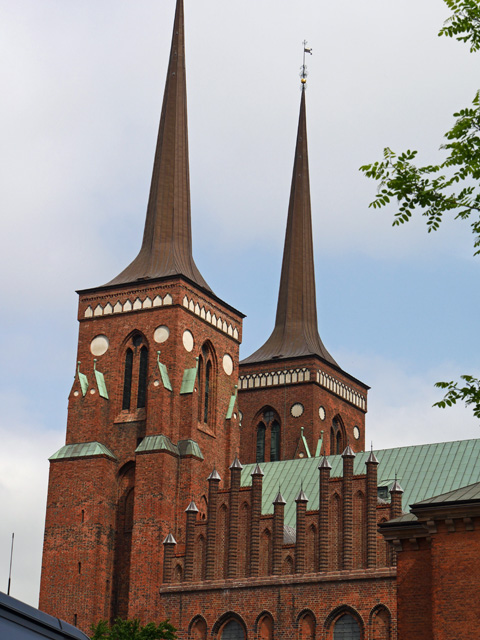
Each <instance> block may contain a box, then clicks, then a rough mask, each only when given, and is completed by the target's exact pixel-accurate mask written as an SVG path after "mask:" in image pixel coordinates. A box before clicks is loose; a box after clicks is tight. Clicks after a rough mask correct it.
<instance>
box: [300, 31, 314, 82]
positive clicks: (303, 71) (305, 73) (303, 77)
mask: <svg viewBox="0 0 480 640" xmlns="http://www.w3.org/2000/svg"><path fill="white" fill-rule="evenodd" d="M302 44H303V64H302V66H301V67H300V82H301V83H302V88H304V87H305V85H306V84H307V76H308V71H307V65H306V64H305V54H306V53H309V54H310V55H312V47H307V44H308V43H307V41H306V40H304V41H303V42H302Z"/></svg>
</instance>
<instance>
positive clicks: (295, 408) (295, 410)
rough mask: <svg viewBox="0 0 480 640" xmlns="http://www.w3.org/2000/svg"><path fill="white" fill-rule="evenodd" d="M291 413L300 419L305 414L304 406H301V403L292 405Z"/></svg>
mask: <svg viewBox="0 0 480 640" xmlns="http://www.w3.org/2000/svg"><path fill="white" fill-rule="evenodd" d="M290 413H291V414H292V416H293V417H294V418H299V417H300V416H301V415H302V414H303V404H301V403H300V402H296V403H295V404H292V406H291V409H290Z"/></svg>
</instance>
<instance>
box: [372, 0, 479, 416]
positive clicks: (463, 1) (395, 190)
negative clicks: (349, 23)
mask: <svg viewBox="0 0 480 640" xmlns="http://www.w3.org/2000/svg"><path fill="white" fill-rule="evenodd" d="M444 2H445V4H446V5H447V6H448V8H449V9H450V10H451V11H452V15H451V16H450V18H448V20H447V21H446V22H445V23H444V25H443V27H442V29H441V30H440V32H439V34H438V35H440V36H447V37H450V38H456V39H457V40H459V41H460V42H465V43H468V44H469V46H470V51H471V52H472V53H473V52H476V51H479V50H480V3H479V0H444ZM454 117H455V118H456V121H455V124H454V125H453V127H452V128H451V129H450V131H447V133H446V134H445V136H444V137H445V139H446V142H445V143H444V144H443V145H441V147H440V148H441V149H442V150H444V151H446V152H447V154H448V155H447V157H446V158H445V160H444V161H443V162H441V163H440V164H438V165H427V166H423V167H422V166H417V165H416V164H415V163H414V160H415V158H416V155H417V152H416V151H404V152H403V153H400V154H399V155H397V154H396V153H395V152H394V151H392V150H391V149H389V148H388V147H387V148H385V149H384V152H383V160H382V161H380V162H374V163H372V164H367V165H364V166H362V167H360V170H361V171H363V173H364V174H365V175H366V176H367V177H368V178H372V179H373V180H376V181H377V182H378V193H377V196H376V197H375V199H374V200H373V202H371V203H370V207H373V208H375V209H378V208H381V207H384V206H386V205H387V204H389V203H390V202H391V200H395V199H396V203H397V207H398V210H397V212H396V213H395V214H394V220H393V225H394V226H398V225H400V224H404V223H405V222H408V221H409V220H410V219H411V218H412V215H413V212H414V211H415V210H419V211H420V212H421V214H422V215H423V216H425V217H426V219H427V220H426V223H427V229H428V231H429V232H431V231H436V230H437V229H438V228H439V226H440V224H441V222H442V219H443V215H444V214H445V213H447V214H448V213H453V215H454V219H456V220H468V221H469V223H470V227H471V230H472V233H473V246H474V255H479V254H480V185H479V180H480V135H479V133H480V91H478V92H477V94H476V95H475V98H474V99H473V102H472V106H471V107H468V108H466V109H462V110H460V111H458V112H457V113H455V114H454ZM436 387H438V388H440V389H446V390H447V393H446V395H445V397H444V398H443V400H441V401H440V402H436V403H435V404H434V406H437V407H440V408H445V407H450V406H452V405H454V404H456V403H457V401H464V402H465V404H466V405H472V406H473V412H474V415H475V417H477V418H480V380H478V379H476V378H474V377H473V376H470V375H463V376H461V379H460V381H459V382H438V383H437V384H436Z"/></svg>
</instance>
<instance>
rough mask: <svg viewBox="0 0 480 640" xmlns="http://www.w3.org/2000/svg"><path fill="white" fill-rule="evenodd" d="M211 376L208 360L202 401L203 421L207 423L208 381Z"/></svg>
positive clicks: (208, 406)
mask: <svg viewBox="0 0 480 640" xmlns="http://www.w3.org/2000/svg"><path fill="white" fill-rule="evenodd" d="M211 376H212V363H211V362H210V360H209V361H208V362H207V366H206V367H205V392H204V401H203V421H204V422H205V423H208V417H209V410H210V403H209V401H210V381H211Z"/></svg>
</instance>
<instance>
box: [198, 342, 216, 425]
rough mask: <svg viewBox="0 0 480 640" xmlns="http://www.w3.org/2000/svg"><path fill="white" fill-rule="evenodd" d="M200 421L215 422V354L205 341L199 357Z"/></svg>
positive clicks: (204, 422)
mask: <svg viewBox="0 0 480 640" xmlns="http://www.w3.org/2000/svg"><path fill="white" fill-rule="evenodd" d="M197 377H198V421H199V422H201V423H203V424H213V423H214V419H215V418H214V416H215V354H214V351H213V347H212V346H211V345H210V344H209V343H205V344H204V345H203V347H202V351H201V354H200V356H199V358H198V370H197Z"/></svg>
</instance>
